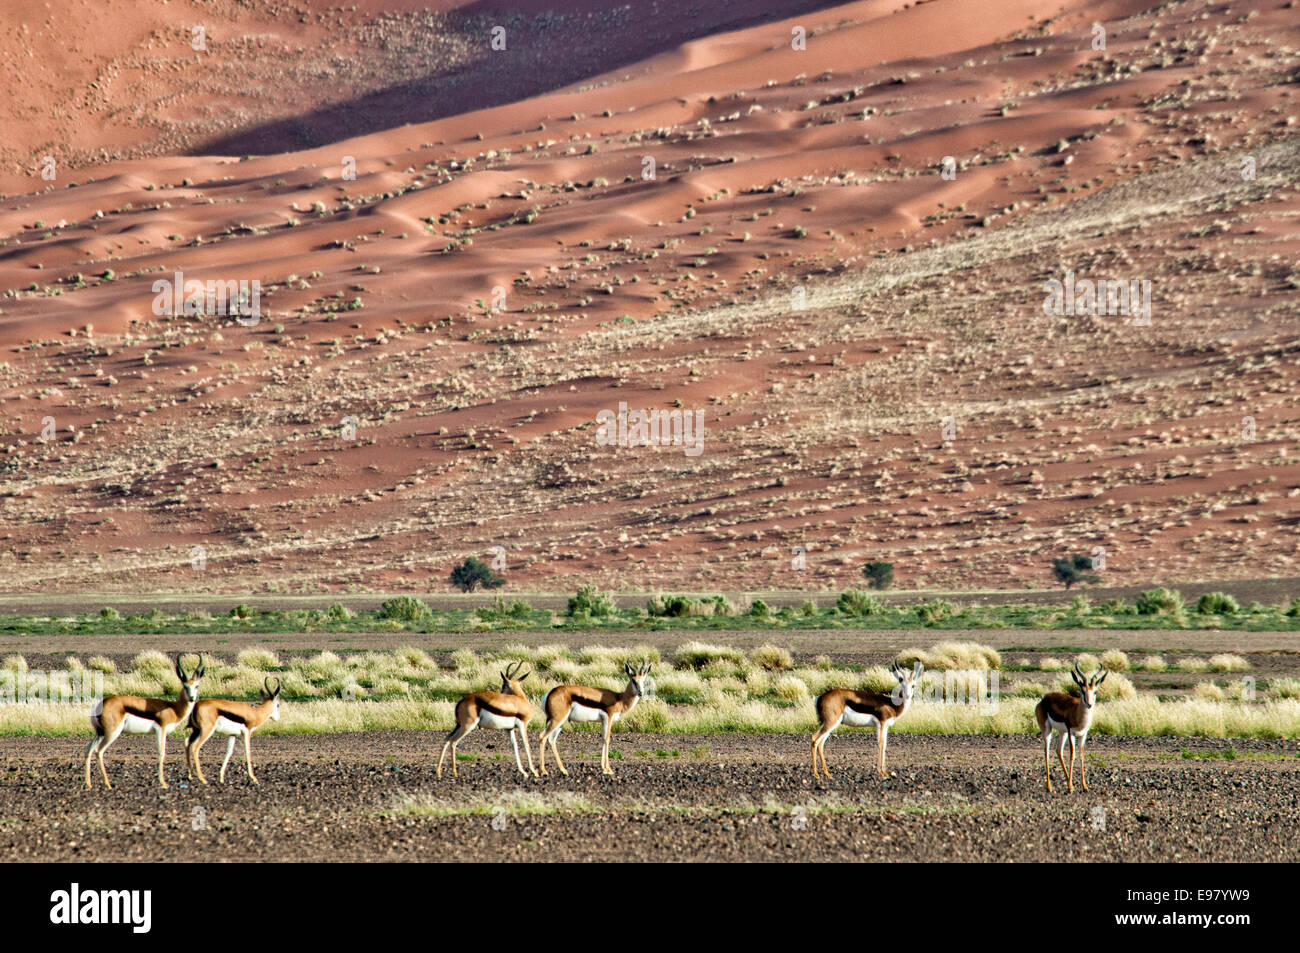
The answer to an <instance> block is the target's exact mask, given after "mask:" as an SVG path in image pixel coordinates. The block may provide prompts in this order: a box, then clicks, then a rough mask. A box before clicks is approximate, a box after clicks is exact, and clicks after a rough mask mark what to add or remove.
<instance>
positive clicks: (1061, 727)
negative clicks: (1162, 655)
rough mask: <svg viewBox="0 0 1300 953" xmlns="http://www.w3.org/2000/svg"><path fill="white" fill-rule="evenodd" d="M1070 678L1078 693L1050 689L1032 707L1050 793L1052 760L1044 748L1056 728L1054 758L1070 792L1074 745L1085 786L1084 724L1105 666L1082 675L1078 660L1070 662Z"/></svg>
mask: <svg viewBox="0 0 1300 953" xmlns="http://www.w3.org/2000/svg"><path fill="white" fill-rule="evenodd" d="M1070 678H1072V679H1074V684H1076V685H1078V686H1079V695H1078V697H1076V696H1074V695H1067V694H1065V692H1050V693H1048V694H1046V695H1044V696H1043V700H1042V701H1040V702H1039V703H1038V707H1037V708H1035V709H1034V717H1035V718H1036V719H1037V720H1038V736H1039V737H1040V738H1042V739H1043V771H1044V772H1045V773H1046V775H1047V793H1049V794H1050V793H1052V762H1051V759H1050V758H1049V757H1048V749H1049V748H1050V747H1051V743H1052V733H1053V732H1060V737H1059V739H1058V740H1057V742H1056V759H1057V760H1058V761H1060V762H1061V770H1062V771H1064V772H1065V779H1066V782H1067V783H1068V784H1069V786H1070V792H1071V793H1073V792H1074V746H1075V743H1076V742H1078V745H1079V775H1080V777H1081V778H1082V779H1083V789H1084V790H1085V791H1086V790H1088V767H1087V764H1086V762H1085V761H1084V760H1083V746H1084V745H1085V744H1086V743H1087V741H1088V727H1089V725H1091V724H1092V709H1093V706H1094V705H1095V704H1096V703H1097V688H1098V687H1099V686H1100V685H1101V683H1102V682H1104V681H1105V680H1106V669H1105V668H1104V667H1103V668H1100V669H1098V670H1097V671H1096V672H1094V673H1093V674H1092V675H1088V676H1085V675H1084V674H1083V672H1081V671H1079V663H1078V662H1075V663H1074V670H1073V671H1071V672H1070ZM1066 738H1069V739H1070V766H1069V767H1068V768H1067V767H1066V766H1065V757H1064V750H1065V739H1066Z"/></svg>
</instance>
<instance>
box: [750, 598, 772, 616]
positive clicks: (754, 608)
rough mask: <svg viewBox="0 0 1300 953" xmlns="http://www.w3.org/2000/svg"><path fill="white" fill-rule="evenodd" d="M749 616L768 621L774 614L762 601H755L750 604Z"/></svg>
mask: <svg viewBox="0 0 1300 953" xmlns="http://www.w3.org/2000/svg"><path fill="white" fill-rule="evenodd" d="M749 614H750V615H751V616H753V617H754V618H755V619H766V618H767V617H768V616H770V615H771V614H772V608H771V607H770V606H769V605H768V604H767V603H766V602H764V601H763V600H762V599H755V600H754V601H753V602H751V603H750V604H749Z"/></svg>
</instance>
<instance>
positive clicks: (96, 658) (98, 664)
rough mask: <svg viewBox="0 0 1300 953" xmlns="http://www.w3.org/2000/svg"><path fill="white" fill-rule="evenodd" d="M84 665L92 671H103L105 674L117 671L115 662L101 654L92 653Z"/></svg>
mask: <svg viewBox="0 0 1300 953" xmlns="http://www.w3.org/2000/svg"><path fill="white" fill-rule="evenodd" d="M86 667H87V668H88V669H90V670H91V671H92V672H103V673H104V674H105V675H112V674H113V673H114V672H116V671H117V664H116V663H115V662H114V661H113V660H112V659H111V658H108V657H106V656H103V655H92V656H91V657H90V658H88V659H87V660H86Z"/></svg>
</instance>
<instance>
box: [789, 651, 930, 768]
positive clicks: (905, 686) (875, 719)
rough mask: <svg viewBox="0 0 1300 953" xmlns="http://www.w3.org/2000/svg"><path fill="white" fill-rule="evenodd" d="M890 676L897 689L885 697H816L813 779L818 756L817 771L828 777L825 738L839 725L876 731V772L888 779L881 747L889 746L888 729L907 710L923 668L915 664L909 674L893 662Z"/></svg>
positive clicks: (843, 693) (838, 693) (852, 693)
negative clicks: (819, 725)
mask: <svg viewBox="0 0 1300 953" xmlns="http://www.w3.org/2000/svg"><path fill="white" fill-rule="evenodd" d="M889 671H890V673H891V674H892V675H893V676H894V677H895V678H896V679H898V687H897V688H895V689H894V690H893V692H891V693H890V694H888V695H882V694H880V693H879V692H862V691H858V690H857V689H853V688H832V689H831V690H830V691H828V692H825V693H823V694H821V695H818V696H817V699H816V701H815V702H814V704H815V705H816V706H817V717H818V718H819V719H821V727H820V728H818V729H817V731H816V732H815V733H814V734H813V736H812V759H813V777H814V778H815V777H817V757H818V755H820V756H821V770H822V771H824V772H825V773H826V777H827V778H829V777H830V776H831V769H830V768H829V767H827V765H826V739H827V738H829V737H830V734H831V732H832V731H834V730H835V729H836V728H838V727H839V726H840V725H841V724H844V725H848V726H849V727H850V728H866V727H869V726H875V729H876V770H877V771H878V772H879V773H880V776H881V777H882V778H888V777H889V772H888V771H887V770H886V769H885V746H886V745H888V744H889V726H890V725H891V724H893V722H894V721H895V719H897V718H898V717H900V716H901V715H902V714H903V712H904V711H906V710H907V703H908V702H909V701H911V700H912V689H913V687H914V686H915V685H916V684H917V682H919V681H920V679H921V673H922V672H924V671H925V666H924V665H922V664H921V663H920V662H917V663H916V665H915V667H913V669H912V671H910V672H908V671H907V670H906V669H904V668H902V667H900V666H899V664H898V662H897V661H895V662H894V663H893V665H891V666H890V669H889Z"/></svg>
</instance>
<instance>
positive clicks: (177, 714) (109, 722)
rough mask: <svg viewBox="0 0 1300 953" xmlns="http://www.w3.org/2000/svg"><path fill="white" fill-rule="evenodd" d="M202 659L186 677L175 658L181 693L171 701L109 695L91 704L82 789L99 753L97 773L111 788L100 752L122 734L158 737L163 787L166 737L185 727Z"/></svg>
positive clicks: (196, 687)
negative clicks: (90, 736) (91, 733)
mask: <svg viewBox="0 0 1300 953" xmlns="http://www.w3.org/2000/svg"><path fill="white" fill-rule="evenodd" d="M203 671H204V668H203V656H202V655H200V656H199V664H198V665H197V666H196V667H195V669H194V671H193V672H192V673H191V674H189V675H186V674H185V668H184V666H182V665H181V656H179V655H177V656H176V677H177V678H179V679H180V680H181V690H180V692H178V693H177V696H176V698H175V700H174V701H168V700H167V699H166V698H141V697H140V696H139V695H110V696H109V697H108V698H105V699H102V700H100V701H98V702H96V703H95V707H94V708H93V709H91V712H90V727H91V728H93V729H95V737H94V738H93V739H91V742H90V746H89V747H88V748H87V749H86V787H88V788H89V787H91V786H92V785H91V783H90V760H91V758H93V757H94V756H95V753H96V752H98V753H99V771H100V773H101V774H102V775H103V776H104V787H106V788H109V789H110V790H111V789H112V787H113V785H112V782H110V781H109V780H108V771H107V770H106V769H105V768H104V752H105V751H107V750H108V748H109V746H110V745H111V744H112V743H113V742H114V741H116V740H117V739H118V736H119V735H121V734H122V732H124V731H125V732H126V733H127V734H128V735H147V734H154V735H157V736H158V783H159V784H160V785H162V786H163V787H167V779H166V778H165V777H164V776H163V759H164V758H165V757H166V755H167V736H168V735H169V734H171V733H172V732H173V731H174V730H176V726H177V725H183V724H185V723H186V722H187V721H188V720H189V717H190V711H191V710H192V709H193V708H194V702H195V701H196V700H197V699H198V697H199V679H201V678H202V677H203Z"/></svg>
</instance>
